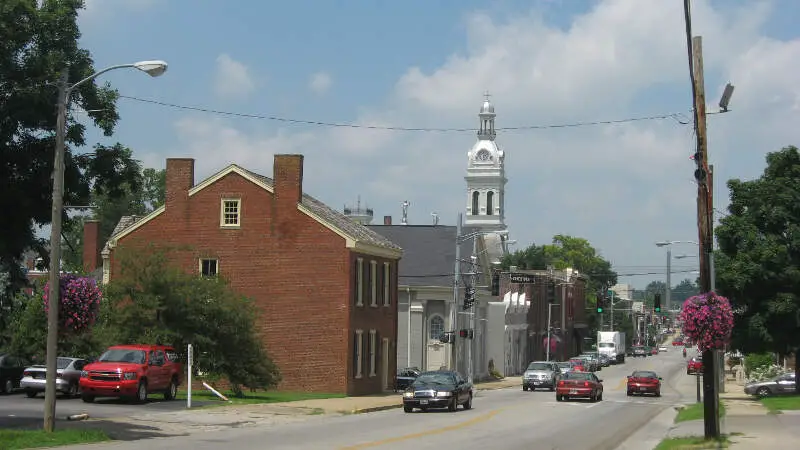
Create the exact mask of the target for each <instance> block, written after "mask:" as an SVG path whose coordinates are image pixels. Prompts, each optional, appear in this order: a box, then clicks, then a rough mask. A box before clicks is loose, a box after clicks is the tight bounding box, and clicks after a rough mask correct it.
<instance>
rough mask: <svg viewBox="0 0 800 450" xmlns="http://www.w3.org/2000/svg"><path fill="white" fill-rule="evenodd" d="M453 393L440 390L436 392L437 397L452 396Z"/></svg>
mask: <svg viewBox="0 0 800 450" xmlns="http://www.w3.org/2000/svg"><path fill="white" fill-rule="evenodd" d="M451 395H452V393H450V392H448V391H439V392H437V393H436V396H437V397H450V396H451Z"/></svg>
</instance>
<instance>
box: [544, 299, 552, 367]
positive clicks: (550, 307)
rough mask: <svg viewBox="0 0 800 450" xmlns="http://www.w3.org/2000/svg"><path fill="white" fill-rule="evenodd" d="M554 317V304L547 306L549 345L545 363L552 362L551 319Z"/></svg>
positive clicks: (546, 347)
mask: <svg viewBox="0 0 800 450" xmlns="http://www.w3.org/2000/svg"><path fill="white" fill-rule="evenodd" d="M552 316H553V304H552V303H548V304H547V345H546V346H545V352H546V353H545V361H548V362H549V361H550V339H552V337H551V334H550V319H551V318H552Z"/></svg>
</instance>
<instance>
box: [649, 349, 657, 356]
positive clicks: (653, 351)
mask: <svg viewBox="0 0 800 450" xmlns="http://www.w3.org/2000/svg"><path fill="white" fill-rule="evenodd" d="M650 355H653V356H654V355H658V347H653V348H651V349H650Z"/></svg>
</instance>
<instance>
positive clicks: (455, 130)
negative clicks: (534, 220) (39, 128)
mask: <svg viewBox="0 0 800 450" xmlns="http://www.w3.org/2000/svg"><path fill="white" fill-rule="evenodd" d="M119 98H122V99H126V100H132V101H136V102H141V103H148V104H151V105H157V106H162V107H166V108H173V109H180V110H184V111H195V112H202V113H207V114H215V115H220V116H228V117H239V118H244V119H259V120H270V121H274V122H283V123H291V124H296V125H312V126H319V127H331V128H357V129H364V130H382V131H413V132H433V133H465V132H476V131H478V129H477V128H425V127H394V126H380V125H359V124H355V123H346V122H324V121H318V120H307V119H292V118H288V117H281V116H274V115H267V114H250V113H241V112H233V111H222V110H218V109H211V108H207V107H202V106H188V105H179V104H176V103H169V102H163V101H160V100H153V99H147V98H140V97H133V96H130V95H120V96H119ZM682 116H683V115H682V114H681V113H670V114H658V115H653V116H641V117H630V118H627V119H615V120H595V121H589V122H572V123H562V124H551V125H523V126H518V127H501V128H496V130H497V131H522V130H546V129H556V128H577V127H587V126H597V125H614V124H622V123H631V122H642V121H650V120H665V119H672V120H675V121H676V122H678V123H679V124H681V125H687V124H688V123H689V122H688V121H686V120H685V119H683V117H682Z"/></svg>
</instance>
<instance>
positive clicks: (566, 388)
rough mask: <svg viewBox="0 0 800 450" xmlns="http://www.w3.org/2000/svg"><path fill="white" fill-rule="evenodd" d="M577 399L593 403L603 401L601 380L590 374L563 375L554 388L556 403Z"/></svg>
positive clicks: (574, 373)
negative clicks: (586, 399) (580, 398)
mask: <svg viewBox="0 0 800 450" xmlns="http://www.w3.org/2000/svg"><path fill="white" fill-rule="evenodd" d="M578 397H582V398H588V399H589V400H591V401H593V402H596V401H600V400H603V380H601V379H600V378H597V375H595V374H593V373H591V372H570V373H567V374H564V376H563V377H562V378H561V380H559V381H558V385H557V387H556V401H559V402H560V401H563V400H569V399H571V398H578Z"/></svg>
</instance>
